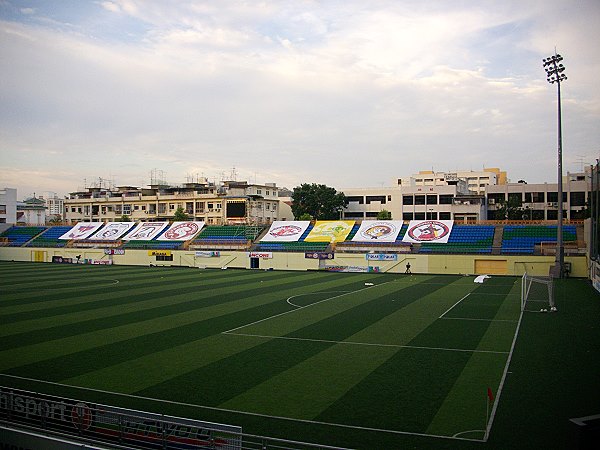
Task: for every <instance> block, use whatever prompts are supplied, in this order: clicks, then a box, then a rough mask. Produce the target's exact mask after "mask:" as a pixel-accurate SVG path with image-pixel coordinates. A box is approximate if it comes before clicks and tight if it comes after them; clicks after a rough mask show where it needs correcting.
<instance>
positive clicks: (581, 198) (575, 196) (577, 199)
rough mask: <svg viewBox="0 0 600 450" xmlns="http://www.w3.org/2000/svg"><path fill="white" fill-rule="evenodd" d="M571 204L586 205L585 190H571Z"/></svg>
mask: <svg viewBox="0 0 600 450" xmlns="http://www.w3.org/2000/svg"><path fill="white" fill-rule="evenodd" d="M570 197H571V206H585V192H571V195H570Z"/></svg>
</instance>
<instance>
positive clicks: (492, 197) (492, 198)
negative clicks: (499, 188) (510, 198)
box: [488, 193, 506, 205]
mask: <svg viewBox="0 0 600 450" xmlns="http://www.w3.org/2000/svg"><path fill="white" fill-rule="evenodd" d="M488 201H489V203H490V205H491V204H494V203H504V202H505V201H506V196H505V195H504V193H497V194H488Z"/></svg>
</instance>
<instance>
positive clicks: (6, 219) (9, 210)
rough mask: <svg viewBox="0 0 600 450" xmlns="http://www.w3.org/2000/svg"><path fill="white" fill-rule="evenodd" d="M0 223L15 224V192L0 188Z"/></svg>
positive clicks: (10, 189) (14, 190)
mask: <svg viewBox="0 0 600 450" xmlns="http://www.w3.org/2000/svg"><path fill="white" fill-rule="evenodd" d="M0 223H6V224H13V225H14V224H15V223H17V190H16V189H12V188H0Z"/></svg>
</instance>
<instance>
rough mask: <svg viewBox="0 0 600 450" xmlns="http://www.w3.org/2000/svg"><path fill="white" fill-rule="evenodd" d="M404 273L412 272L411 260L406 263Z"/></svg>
mask: <svg viewBox="0 0 600 450" xmlns="http://www.w3.org/2000/svg"><path fill="white" fill-rule="evenodd" d="M404 273H412V272H411V271H410V262H407V263H406V272H404Z"/></svg>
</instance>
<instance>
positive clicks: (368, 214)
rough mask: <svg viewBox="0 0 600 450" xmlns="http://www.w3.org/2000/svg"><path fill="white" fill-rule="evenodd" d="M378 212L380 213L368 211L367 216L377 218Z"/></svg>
mask: <svg viewBox="0 0 600 450" xmlns="http://www.w3.org/2000/svg"><path fill="white" fill-rule="evenodd" d="M377 214H379V213H377V212H367V213H365V215H366V217H375V218H376V217H377Z"/></svg>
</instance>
